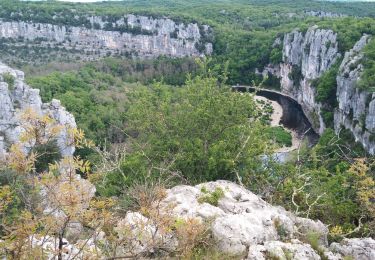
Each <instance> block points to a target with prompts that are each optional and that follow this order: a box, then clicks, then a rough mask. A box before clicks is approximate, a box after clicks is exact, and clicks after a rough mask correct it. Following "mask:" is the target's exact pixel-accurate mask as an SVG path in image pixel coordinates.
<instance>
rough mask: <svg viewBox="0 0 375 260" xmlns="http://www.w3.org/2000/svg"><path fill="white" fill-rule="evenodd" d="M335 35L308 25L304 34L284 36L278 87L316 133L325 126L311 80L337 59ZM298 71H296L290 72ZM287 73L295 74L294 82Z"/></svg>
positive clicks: (293, 32) (296, 32) (321, 131)
mask: <svg viewBox="0 0 375 260" xmlns="http://www.w3.org/2000/svg"><path fill="white" fill-rule="evenodd" d="M340 56H341V55H340V53H339V52H338V42H337V34H336V33H334V32H333V31H332V30H326V29H319V28H318V27H317V26H313V27H310V28H309V29H308V30H307V32H306V33H302V32H300V31H299V30H294V31H292V32H291V33H287V34H286V35H285V36H284V41H283V62H282V63H281V64H280V72H279V75H276V76H280V78H281V90H282V92H283V93H285V94H288V95H290V96H292V97H293V98H294V99H296V100H297V102H298V103H300V104H301V106H302V109H303V110H304V112H305V114H306V116H307V118H308V119H309V121H310V122H311V124H312V126H313V128H314V130H315V131H316V132H317V133H320V134H321V133H323V131H324V129H325V125H324V122H323V118H322V117H321V116H320V112H321V107H322V105H321V104H320V103H319V102H317V101H316V90H315V88H314V87H313V86H312V85H311V81H312V80H314V79H317V78H319V77H320V76H321V75H322V74H323V73H324V72H325V71H327V70H328V69H329V68H330V67H331V66H332V65H333V64H335V62H336V61H337V60H338V59H339V58H340ZM295 70H298V72H297V73H293V72H294V71H295ZM291 74H297V75H299V80H297V81H298V82H295V80H296V79H294V80H293V79H292V78H291Z"/></svg>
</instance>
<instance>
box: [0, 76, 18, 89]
mask: <svg viewBox="0 0 375 260" xmlns="http://www.w3.org/2000/svg"><path fill="white" fill-rule="evenodd" d="M2 76H3V79H4V81H5V82H6V83H7V84H8V88H9V90H13V89H14V82H15V78H14V76H13V75H12V74H10V73H9V72H6V73H4V74H3V75H2Z"/></svg>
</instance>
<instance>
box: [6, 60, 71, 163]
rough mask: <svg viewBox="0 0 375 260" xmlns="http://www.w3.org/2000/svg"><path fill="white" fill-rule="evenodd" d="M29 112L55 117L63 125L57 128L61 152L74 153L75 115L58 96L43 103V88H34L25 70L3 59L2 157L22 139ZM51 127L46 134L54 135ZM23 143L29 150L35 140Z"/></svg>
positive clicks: (62, 153) (56, 123) (56, 122)
mask: <svg viewBox="0 0 375 260" xmlns="http://www.w3.org/2000/svg"><path fill="white" fill-rule="evenodd" d="M25 113H30V114H33V115H35V116H36V117H43V116H48V117H49V118H51V119H52V120H53V122H51V125H53V126H58V128H59V129H58V131H57V129H55V130H56V132H55V133H53V136H54V139H55V140H56V142H57V145H58V147H59V149H60V152H61V155H62V156H64V157H66V156H72V155H73V153H74V146H73V144H72V143H73V140H72V136H71V133H70V131H71V129H74V128H76V123H75V120H74V117H73V116H72V115H71V114H70V113H69V112H67V111H66V110H65V108H64V107H62V106H61V104H60V102H59V101H58V100H52V101H51V102H50V103H44V104H43V102H42V100H41V97H40V95H39V90H38V89H32V88H30V87H29V86H28V85H27V84H26V83H25V81H24V73H23V72H22V71H19V70H15V69H12V68H10V67H8V66H6V65H5V64H3V63H0V158H1V157H4V155H5V153H6V151H7V149H8V148H9V146H10V145H12V144H17V143H22V142H21V137H22V135H23V133H25V131H26V129H27V127H28V126H27V123H26V122H25V119H24V118H23V117H24V114H25ZM48 131H53V130H52V129H51V127H49V128H47V129H46V132H45V135H46V136H45V137H46V138H48V136H51V135H52V133H50V134H51V135H50V134H49V133H48ZM34 141H35V140H34ZM22 146H23V149H25V151H26V152H27V151H28V149H29V146H32V144H29V143H22Z"/></svg>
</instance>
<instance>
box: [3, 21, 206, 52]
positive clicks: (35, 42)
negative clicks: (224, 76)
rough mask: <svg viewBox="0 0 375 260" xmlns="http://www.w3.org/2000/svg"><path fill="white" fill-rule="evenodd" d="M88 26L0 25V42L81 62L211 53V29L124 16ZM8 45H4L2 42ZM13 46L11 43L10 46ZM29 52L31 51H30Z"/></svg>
mask: <svg viewBox="0 0 375 260" xmlns="http://www.w3.org/2000/svg"><path fill="white" fill-rule="evenodd" d="M86 19H88V20H89V26H87V25H86V26H81V27H77V26H68V25H55V24H47V23H32V22H25V21H1V22H0V38H2V40H3V41H4V40H5V41H6V40H9V39H11V40H12V41H16V42H17V41H18V43H17V45H21V46H24V48H28V47H30V46H37V47H39V48H40V47H41V48H45V49H48V50H50V51H51V52H53V51H54V50H67V51H70V52H73V53H78V54H82V55H80V56H79V57H80V58H82V59H93V58H97V57H102V56H108V55H120V56H140V57H156V56H160V55H166V56H172V57H185V56H201V55H205V54H207V55H210V54H211V53H212V43H210V42H208V36H209V35H210V34H211V29H210V28H209V27H208V26H198V24H196V23H190V24H184V23H179V24H178V23H176V22H174V21H173V20H171V19H168V18H155V19H154V18H152V17H146V16H139V15H137V16H136V15H132V14H128V15H124V16H123V17H121V18H119V19H118V20H116V21H105V20H104V18H102V17H98V16H94V17H88V18H86ZM5 43H7V42H5ZM10 44H13V45H14V43H10ZM31 52H32V51H31Z"/></svg>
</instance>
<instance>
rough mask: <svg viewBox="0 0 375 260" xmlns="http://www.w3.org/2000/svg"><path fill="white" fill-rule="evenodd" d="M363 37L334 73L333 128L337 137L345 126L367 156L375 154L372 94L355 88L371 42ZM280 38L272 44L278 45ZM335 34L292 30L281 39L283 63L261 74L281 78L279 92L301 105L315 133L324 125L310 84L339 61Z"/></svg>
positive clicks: (321, 130)
mask: <svg viewBox="0 0 375 260" xmlns="http://www.w3.org/2000/svg"><path fill="white" fill-rule="evenodd" d="M370 39H371V37H370V36H369V35H364V36H362V38H361V39H360V40H359V41H358V42H357V43H356V44H355V46H354V47H353V48H352V49H351V50H350V51H348V52H346V53H345V56H344V58H343V60H342V62H341V64H340V67H339V71H338V74H337V78H336V81H337V92H336V97H337V101H338V107H337V108H336V109H335V111H334V112H335V113H334V127H335V131H336V133H337V134H338V133H339V132H340V130H341V129H342V128H343V127H344V128H345V129H348V130H349V131H350V132H351V133H352V134H353V136H354V138H355V139H356V141H358V142H359V143H361V144H362V145H363V147H364V148H365V149H366V150H367V151H368V152H369V153H370V154H374V153H375V95H374V94H373V93H372V92H369V91H367V90H364V89H360V88H358V81H359V80H360V76H361V73H362V72H363V66H362V64H361V60H362V58H363V56H364V55H363V52H362V49H363V48H364V47H365V46H366V44H367V43H368V42H369V41H370ZM279 42H280V39H277V40H276V41H275V44H280V43H279ZM340 57H341V54H340V53H339V51H338V42H337V34H336V33H334V32H333V31H331V30H324V29H318V28H317V27H316V26H314V27H311V28H310V29H309V30H308V31H307V32H306V33H305V34H303V33H302V32H300V31H298V30H294V31H293V32H291V33H288V34H286V35H285V36H284V41H283V62H282V63H281V64H279V66H275V65H269V66H268V67H267V68H265V69H264V71H263V73H271V74H273V75H275V76H276V77H279V78H280V82H281V91H282V92H283V93H285V94H287V95H289V96H291V97H293V98H294V99H295V100H296V101H297V102H298V103H299V104H301V106H302V109H303V110H304V112H305V114H306V116H307V118H308V119H309V121H310V122H311V124H312V126H313V128H314V130H315V131H316V132H317V133H319V134H322V133H323V131H324V130H325V124H324V121H323V118H322V116H321V110H322V106H323V105H322V104H321V103H319V102H317V100H316V96H317V93H316V88H315V87H314V86H312V83H311V82H312V81H313V80H314V79H317V78H319V77H321V76H322V75H323V73H324V72H326V71H327V70H328V69H330V67H331V66H332V65H333V64H335V63H336V62H338V60H339V59H340Z"/></svg>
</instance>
